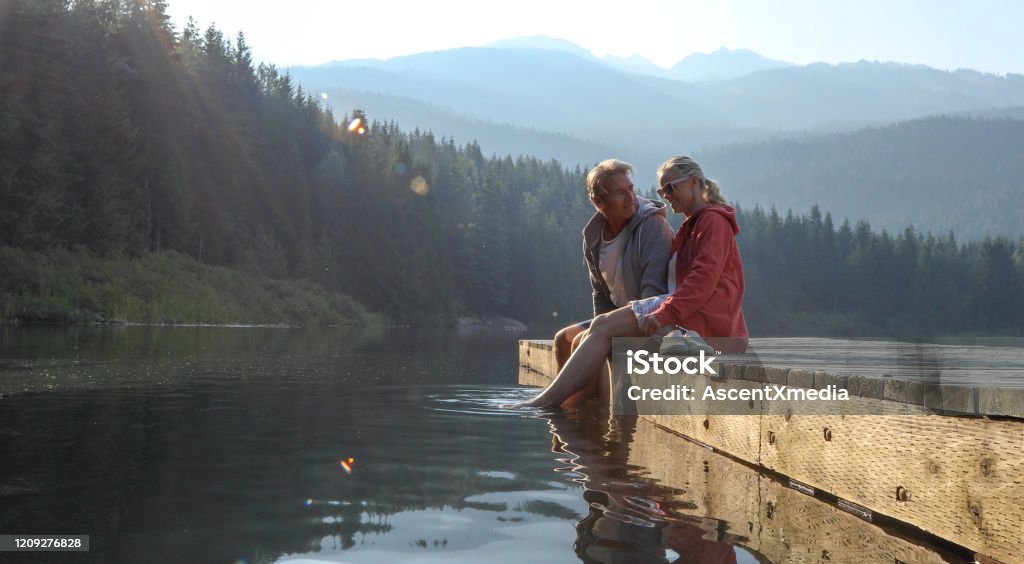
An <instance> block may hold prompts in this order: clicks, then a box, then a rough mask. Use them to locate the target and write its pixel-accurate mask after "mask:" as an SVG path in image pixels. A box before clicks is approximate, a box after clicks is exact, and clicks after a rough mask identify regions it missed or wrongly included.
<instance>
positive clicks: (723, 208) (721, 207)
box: [686, 204, 740, 235]
mask: <svg viewBox="0 0 1024 564" xmlns="http://www.w3.org/2000/svg"><path fill="white" fill-rule="evenodd" d="M703 213H717V214H718V215H720V216H722V217H724V218H726V219H728V220H729V225H731V226H732V234H733V235H739V234H740V224H739V223H737V222H736V208H734V207H732V206H730V205H726V204H708V205H706V206H704V207H703V208H701V210H700V211H699V212H697V213H695V214H693V215H692V216H690V217H688V218H686V221H687V222H690V223H693V224H696V222H697V218H698V217H700V215H701V214H703Z"/></svg>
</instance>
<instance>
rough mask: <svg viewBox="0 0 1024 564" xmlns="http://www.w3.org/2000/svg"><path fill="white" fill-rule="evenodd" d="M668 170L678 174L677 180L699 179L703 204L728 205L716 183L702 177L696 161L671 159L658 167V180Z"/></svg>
mask: <svg viewBox="0 0 1024 564" xmlns="http://www.w3.org/2000/svg"><path fill="white" fill-rule="evenodd" d="M669 169H674V170H675V171H676V172H677V173H679V178H689V177H691V176H696V177H697V178H700V181H701V189H702V191H703V192H704V201H705V202H707V203H709V204H728V203H729V202H726V201H725V198H723V197H722V189H721V188H720V187H719V186H718V183H717V182H715V181H714V180H712V179H710V178H708V177H706V176H704V170H703V169H701V168H700V165H699V164H697V161H695V160H693V159H691V158H690V157H672V158H671V159H669V160H667V161H665V162H664V163H662V164H661V166H659V167H658V178H661V177H662V175H663V174H665V172H666V171H668V170H669Z"/></svg>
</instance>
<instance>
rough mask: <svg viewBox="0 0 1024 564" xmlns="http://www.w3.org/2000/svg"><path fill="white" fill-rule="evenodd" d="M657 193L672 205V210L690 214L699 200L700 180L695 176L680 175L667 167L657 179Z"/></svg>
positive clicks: (695, 208) (696, 206)
mask: <svg viewBox="0 0 1024 564" xmlns="http://www.w3.org/2000/svg"><path fill="white" fill-rule="evenodd" d="M658 185H659V186H660V188H658V195H659V196H661V198H662V199H663V200H665V201H666V202H668V204H669V205H670V206H672V211H674V212H676V213H681V214H684V215H686V216H690V215H692V214H693V212H695V211H696V210H697V208H698V202H699V201H700V198H701V195H700V188H699V185H700V181H699V179H698V178H697V177H696V176H692V175H691V176H681V175H680V174H679V172H677V171H675V170H673V169H669V170H667V171H665V173H664V174H662V175H661V178H659V179H658Z"/></svg>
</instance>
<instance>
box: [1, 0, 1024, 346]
mask: <svg viewBox="0 0 1024 564" xmlns="http://www.w3.org/2000/svg"><path fill="white" fill-rule="evenodd" d="M342 111H344V112H345V113H344V114H342V115H336V114H335V113H334V109H333V108H332V107H331V105H330V100H329V98H325V97H324V96H322V95H320V93H316V92H308V91H306V90H304V89H303V87H302V85H301V84H297V83H295V81H293V80H292V78H291V77H290V76H289V74H288V73H286V72H281V71H280V70H278V69H277V68H275V67H274V66H273V65H268V64H256V63H255V62H254V61H253V59H252V51H251V48H250V46H249V45H248V44H247V42H246V39H245V37H244V35H243V34H242V33H239V34H238V35H237V36H236V37H234V38H226V37H225V36H224V35H223V34H222V33H221V32H220V31H219V30H218V29H217V28H216V27H214V26H210V27H207V28H206V29H200V28H199V27H198V25H197V24H196V23H195V22H194V21H189V22H188V24H187V25H185V26H184V28H183V29H181V30H175V29H173V27H172V26H171V24H170V22H169V19H168V17H167V15H166V3H165V2H163V1H159V0H151V1H146V0H127V1H126V0H86V1H75V2H66V1H45V2H42V1H40V2H35V1H32V2H29V1H12V0H3V1H2V2H0V258H2V259H3V260H2V261H0V309H2V316H3V318H4V319H5V320H7V321H20V322H33V321H83V320H85V321H88V320H94V321H95V320H129V321H148V322H217V323H229V322H247V323H298V324H315V323H329V324H336V323H349V322H351V323H368V322H371V320H373V319H378V316H383V317H386V319H387V320H388V321H389V322H391V323H397V324H420V325H434V324H443V323H449V322H451V321H452V320H454V319H456V318H458V317H465V316H472V317H484V318H487V317H493V316H499V315H500V316H508V317H512V318H515V319H519V320H522V321H524V322H527V323H530V324H535V325H558V324H560V323H563V322H566V321H568V320H572V319H581V318H586V317H589V316H590V293H589V284H588V281H587V275H586V270H585V268H584V266H583V259H582V254H581V237H580V230H581V229H582V226H583V225H584V223H585V222H586V221H587V219H588V218H589V217H590V215H591V214H592V213H593V208H592V206H591V205H590V203H589V201H588V200H587V198H586V191H585V187H584V182H583V177H584V174H585V170H583V169H581V168H573V169H568V168H566V167H564V166H563V165H561V164H560V163H558V162H557V161H551V160H549V161H543V160H540V159H537V158H533V157H530V156H525V155H519V156H508V155H493V156H489V155H484V154H483V152H482V151H481V149H480V146H479V145H478V144H477V143H476V142H474V141H472V140H455V139H452V138H440V139H438V138H435V137H434V136H433V134H432V133H431V132H429V131H420V130H417V129H414V130H412V131H404V130H402V129H401V128H400V125H399V124H395V123H391V122H379V121H376V120H374V119H373V116H367V115H366V114H365V113H364V112H363V111H362V110H361V109H359V108H345V109H343V110H342ZM609 156H612V155H595V156H594V161H598V160H602V159H604V158H606V157H609ZM667 156H669V155H666V157H667ZM823 189H827V187H823ZM723 191H724V194H725V196H726V197H727V198H728V197H729V186H728V185H724V186H723ZM739 219H740V225H741V226H742V228H743V232H742V233H741V235H740V239H739V241H740V246H741V252H742V254H743V257H744V262H745V267H746V280H747V298H746V302H745V310H746V312H747V316H748V323H749V325H750V328H751V334H752V335H753V336H764V335H864V336H883V335H892V334H898V335H963V334H979V335H989V334H999V335H1019V334H1020V331H1021V325H1022V321H1021V320H1022V318H1024V316H1022V315H1021V311H1024V250H1022V247H1021V244H1020V242H1018V241H1011V240H1007V239H1002V238H996V239H991V238H990V239H985V240H983V241H978V242H969V243H961V242H958V241H957V239H956V237H955V236H954V235H953V234H952V233H947V234H938V235H932V234H928V233H919V232H917V231H915V230H914V228H913V227H907V228H906V230H905V231H903V232H901V233H898V234H896V235H892V234H890V233H888V232H886V231H881V232H876V231H873V230H872V228H871V226H870V225H868V224H867V223H864V222H855V223H854V224H852V225H851V223H850V222H847V221H844V222H843V223H842V224H841V225H840V226H838V227H836V226H835V225H834V224H833V220H832V217H831V215H830V214H828V213H823V212H822V211H821V210H819V209H818V208H814V209H812V210H811V211H810V212H809V213H803V214H795V213H792V212H790V213H785V214H780V213H778V212H777V211H776V210H775V209H774V208H769V209H767V210H766V209H763V208H761V207H751V208H746V207H743V208H741V210H740V218H739ZM675 224H676V225H678V220H676V223H675ZM199 297H201V298H202V299H201V300H200V299H199ZM197 302H201V303H202V305H201V307H200V306H199V305H196V304H197ZM228 303H230V307H228V306H226V305H225V304H228ZM154 304H157V305H154ZM281 304H286V305H281ZM371 312H373V313H371Z"/></svg>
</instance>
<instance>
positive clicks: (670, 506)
mask: <svg viewBox="0 0 1024 564" xmlns="http://www.w3.org/2000/svg"><path fill="white" fill-rule="evenodd" d="M604 413H605V414H606V413H607V412H606V411H605V412H604ZM546 419H547V420H548V423H549V424H550V426H551V434H552V435H554V445H553V449H554V451H555V452H556V453H564V454H566V455H568V456H569V457H571V463H572V464H573V466H572V470H573V471H574V472H576V473H578V474H580V476H581V478H580V479H579V481H580V483H582V485H583V487H584V492H583V498H584V499H585V500H586V501H587V502H588V505H589V507H588V513H587V515H586V516H584V517H583V518H582V519H580V520H579V522H577V524H576V543H575V545H574V548H575V550H576V554H577V556H579V557H580V559H581V560H582V561H583V562H605V563H608V562H665V563H667V562H669V561H670V557H671V552H669V551H667V550H666V549H671V551H672V552H675V553H676V554H677V555H678V558H677V559H674V560H672V561H674V562H683V563H687V562H693V563H709V564H710V563H714V564H728V563H730V562H731V563H735V562H736V551H735V549H734V548H733V547H732V546H731V545H730V544H727V543H725V542H720V540H722V537H721V535H718V536H716V537H715V538H711V539H709V538H708V536H709V533H708V531H706V530H705V529H703V528H701V527H700V526H698V524H697V523H695V522H693V521H694V518H692V517H690V518H687V517H685V516H683V515H676V514H674V512H673V510H674V509H678V508H680V507H692V505H690V504H689V503H687V502H685V501H679V500H677V496H678V495H679V494H680V493H682V492H678V491H675V490H670V489H668V488H664V487H661V486H658V485H656V484H653V483H650V482H647V481H640V480H637V479H635V478H633V476H634V475H635V474H634V473H633V472H632V471H631V469H633V470H635V467H630V466H628V458H629V456H628V455H629V445H630V443H631V441H632V434H633V429H634V427H635V418H631V417H614V418H608V417H602V416H600V415H598V416H595V414H594V413H593V412H589V413H588V412H572V411H567V412H563V413H560V414H557V415H554V416H552V417H550V418H546ZM730 536H731V535H730Z"/></svg>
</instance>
